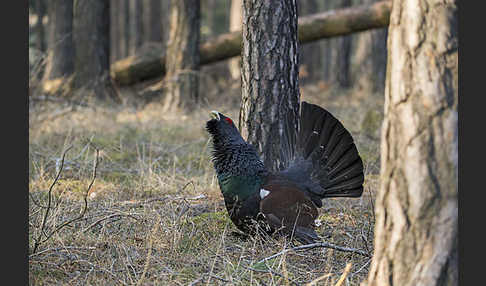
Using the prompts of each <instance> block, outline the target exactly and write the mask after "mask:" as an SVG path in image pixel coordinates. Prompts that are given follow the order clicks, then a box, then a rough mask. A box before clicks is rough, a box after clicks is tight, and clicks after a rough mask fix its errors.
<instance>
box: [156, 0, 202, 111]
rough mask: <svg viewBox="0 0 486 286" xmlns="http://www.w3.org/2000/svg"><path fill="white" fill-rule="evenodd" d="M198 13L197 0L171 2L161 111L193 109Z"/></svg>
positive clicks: (198, 29)
mask: <svg viewBox="0 0 486 286" xmlns="http://www.w3.org/2000/svg"><path fill="white" fill-rule="evenodd" d="M200 13H201V10H200V3H199V1H198V0H180V1H174V2H173V3H171V13H170V34H169V43H168V45H167V57H166V59H165V63H166V67H167V74H166V79H165V81H166V85H167V92H166V94H165V97H164V102H163V111H175V110H179V109H180V110H192V109H193V108H194V107H195V106H196V104H197V101H198V86H199V78H198V77H199V75H198V74H197V72H198V70H199V62H200V57H199V48H198V47H199V37H200V17H201V15H200Z"/></svg>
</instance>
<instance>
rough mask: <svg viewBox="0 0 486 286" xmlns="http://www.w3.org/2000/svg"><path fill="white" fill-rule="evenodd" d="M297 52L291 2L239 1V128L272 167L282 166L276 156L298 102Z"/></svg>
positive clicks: (294, 11)
mask: <svg viewBox="0 0 486 286" xmlns="http://www.w3.org/2000/svg"><path fill="white" fill-rule="evenodd" d="M298 52H299V46H298V38H297V4H296V1H295V0H285V1H256V0H243V51H242V71H241V72H242V102H241V109H240V116H239V129H240V131H241V133H242V136H243V138H245V139H247V141H248V142H249V143H251V144H253V145H254V146H255V147H256V148H257V150H258V152H259V153H260V156H261V158H262V160H263V162H264V164H265V165H266V166H267V167H268V168H270V169H273V170H277V169H281V168H283V167H285V163H286V162H280V161H279V159H281V158H282V154H281V153H280V152H281V151H282V148H283V147H282V146H283V145H285V144H284V142H287V139H286V138H287V137H290V138H294V140H295V130H296V129H297V128H296V127H297V125H298V118H299V100H300V93H299V81H298V68H299V63H298ZM287 119H289V120H288V121H287ZM289 125H291V126H289ZM294 142H295V141H294ZM264 154H265V155H264Z"/></svg>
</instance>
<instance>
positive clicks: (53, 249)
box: [29, 246, 96, 259]
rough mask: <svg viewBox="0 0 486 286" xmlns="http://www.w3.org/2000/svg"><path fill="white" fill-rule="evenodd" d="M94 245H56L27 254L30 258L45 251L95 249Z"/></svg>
mask: <svg viewBox="0 0 486 286" xmlns="http://www.w3.org/2000/svg"><path fill="white" fill-rule="evenodd" d="M95 249H96V247H94V246H90V247H79V246H63V247H56V248H47V249H44V250H42V251H39V252H37V253H34V254H31V255H30V256H29V259H30V258H34V257H35V256H39V255H41V254H44V253H47V252H58V251H62V250H95Z"/></svg>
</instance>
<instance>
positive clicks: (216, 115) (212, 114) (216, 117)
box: [209, 110, 221, 121]
mask: <svg viewBox="0 0 486 286" xmlns="http://www.w3.org/2000/svg"><path fill="white" fill-rule="evenodd" d="M209 115H210V116H211V117H212V118H214V119H217V120H218V121H219V120H220V119H221V117H219V112H217V111H216V110H213V111H211V113H209Z"/></svg>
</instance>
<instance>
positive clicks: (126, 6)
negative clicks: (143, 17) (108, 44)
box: [123, 0, 131, 57]
mask: <svg viewBox="0 0 486 286" xmlns="http://www.w3.org/2000/svg"><path fill="white" fill-rule="evenodd" d="M130 22H131V21H130V0H124V1H123V47H124V51H125V53H124V56H125V57H128V56H129V55H131V53H130V50H131V49H130V42H131V41H130V37H131V33H130V30H131V29H130V26H131V25H130Z"/></svg>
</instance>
